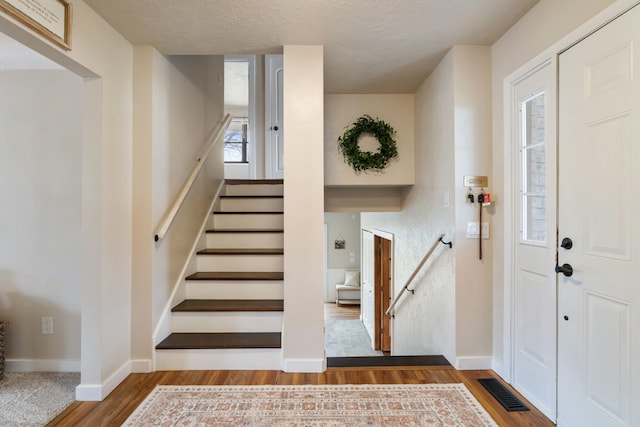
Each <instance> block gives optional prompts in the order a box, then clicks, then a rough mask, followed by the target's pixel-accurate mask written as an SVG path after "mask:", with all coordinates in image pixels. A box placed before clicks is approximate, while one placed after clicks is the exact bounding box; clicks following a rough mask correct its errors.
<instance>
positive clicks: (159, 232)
mask: <svg viewBox="0 0 640 427" xmlns="http://www.w3.org/2000/svg"><path fill="white" fill-rule="evenodd" d="M229 124H231V115H230V114H227V115H226V116H225V117H224V118H223V119H222V120H221V121H220V123H218V126H217V127H216V129H215V130H214V132H213V136H212V137H211V139H210V141H209V145H208V146H207V148H206V150H205V151H204V153H203V154H202V156H201V157H200V158H199V159H198V161H197V163H196V166H195V167H194V168H193V172H191V175H190V176H189V179H187V182H185V183H184V185H183V186H182V190H180V193H179V194H178V197H177V198H176V201H175V202H174V203H173V205H171V208H170V209H169V210H168V211H167V213H166V214H165V215H164V217H162V221H160V224H159V225H158V228H157V229H156V232H155V233H154V236H153V240H154V241H155V242H157V241H159V240H160V239H162V238H164V236H165V235H166V234H167V231H169V227H171V223H173V220H174V219H175V217H176V214H177V213H178V210H180V207H181V206H182V203H184V200H185V199H186V198H187V194H189V191H191V187H193V183H194V182H195V181H196V178H197V177H198V174H199V173H200V170H202V166H203V165H204V164H205V162H206V161H207V158H209V154H210V153H211V150H213V147H214V146H215V145H216V143H217V142H218V140H220V137H221V136H222V135H224V133H225V132H226V130H227V128H228V127H229Z"/></svg>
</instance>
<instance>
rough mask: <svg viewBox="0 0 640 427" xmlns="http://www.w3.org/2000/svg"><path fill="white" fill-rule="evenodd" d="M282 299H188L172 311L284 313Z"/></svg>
mask: <svg viewBox="0 0 640 427" xmlns="http://www.w3.org/2000/svg"><path fill="white" fill-rule="evenodd" d="M283 310H284V301H283V300H281V299H260V300H250V299H187V300H184V301H182V302H181V303H180V304H178V305H176V306H175V307H173V308H172V309H171V311H172V312H196V311H197V312H202V311H205V312H212V311H214V312H218V311H283Z"/></svg>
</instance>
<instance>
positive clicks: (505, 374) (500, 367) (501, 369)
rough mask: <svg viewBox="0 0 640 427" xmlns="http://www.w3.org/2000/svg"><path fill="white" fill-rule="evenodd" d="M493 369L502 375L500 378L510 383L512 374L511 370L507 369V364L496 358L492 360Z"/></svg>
mask: <svg viewBox="0 0 640 427" xmlns="http://www.w3.org/2000/svg"><path fill="white" fill-rule="evenodd" d="M491 369H493V371H494V372H495V373H496V374H498V375H499V376H500V378H502V379H503V380H505V381H506V382H507V383H510V382H511V380H510V379H509V377H510V375H509V371H508V370H507V368H506V366H505V365H504V363H502V362H500V361H498V360H496V359H495V358H494V359H493V360H492V362H491Z"/></svg>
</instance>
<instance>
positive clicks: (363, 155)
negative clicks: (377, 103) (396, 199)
mask: <svg viewBox="0 0 640 427" xmlns="http://www.w3.org/2000/svg"><path fill="white" fill-rule="evenodd" d="M395 132H396V131H395V130H394V129H393V128H392V127H391V125H389V124H387V123H385V122H383V121H382V120H379V119H377V118H376V119H375V120H374V119H372V118H371V116H369V115H367V114H365V115H364V116H362V117H360V118H359V119H358V120H356V121H355V122H354V123H353V126H352V127H350V128H349V129H347V130H346V131H345V133H344V134H343V135H342V136H341V137H338V148H339V149H340V151H341V152H342V155H343V156H344V161H345V162H347V163H348V164H349V165H351V167H352V168H353V170H355V171H356V172H361V171H365V170H369V169H373V170H375V171H377V172H381V171H382V170H383V169H384V168H386V167H387V165H388V164H389V162H390V161H391V160H393V159H395V158H396V157H398V149H397V148H396V141H395V140H394V139H393V135H395ZM363 133H368V134H371V135H373V136H374V137H375V138H376V139H377V140H378V142H379V143H380V147H379V148H378V151H377V152H375V153H372V152H370V151H360V147H358V139H359V138H360V135H362V134H363Z"/></svg>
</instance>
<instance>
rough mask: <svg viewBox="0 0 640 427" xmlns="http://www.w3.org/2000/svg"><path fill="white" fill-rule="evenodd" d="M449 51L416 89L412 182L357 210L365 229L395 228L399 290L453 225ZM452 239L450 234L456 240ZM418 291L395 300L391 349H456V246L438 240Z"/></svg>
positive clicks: (437, 351)
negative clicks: (386, 209) (399, 204)
mask: <svg viewBox="0 0 640 427" xmlns="http://www.w3.org/2000/svg"><path fill="white" fill-rule="evenodd" d="M453 89H454V85H453V55H452V54H451V53H449V54H448V55H447V56H445V58H444V59H443V60H442V61H441V62H440V64H439V65H438V66H437V68H436V69H435V70H434V72H433V73H431V75H430V76H429V77H428V78H427V80H426V81H425V82H424V83H423V84H422V86H421V87H420V88H419V89H418V91H417V92H416V94H415V141H416V144H415V171H416V176H415V178H416V183H415V185H414V186H413V188H412V189H411V190H410V191H409V192H408V194H407V196H406V198H405V203H404V208H403V210H402V212H399V213H362V215H361V223H362V228H363V229H374V228H377V229H380V230H383V231H387V232H390V233H393V234H394V237H395V239H394V248H395V252H394V253H393V254H392V257H393V258H394V259H395V261H394V279H393V280H394V283H395V284H396V286H395V291H396V292H399V291H400V290H401V288H402V286H403V285H404V283H405V282H406V280H407V279H408V278H409V276H410V275H411V273H412V272H413V270H414V269H415V267H416V266H417V265H418V264H419V263H420V260H421V259H422V257H423V256H424V254H425V253H426V252H427V250H428V249H429V247H430V246H431V244H432V243H433V240H434V239H435V238H436V237H437V235H438V233H439V232H440V231H445V232H446V233H447V237H449V236H451V235H452V234H453V230H454V220H455V218H454V205H453V203H454V201H453V200H452V206H451V207H450V208H444V207H443V205H442V203H441V202H442V196H441V195H442V192H443V191H445V190H448V191H451V192H452V191H453V181H454V167H455V163H454V105H453V96H454V92H453ZM454 243H455V242H454ZM414 283H415V288H416V292H415V295H413V296H412V295H411V294H408V295H407V296H406V297H403V299H402V300H401V302H400V303H399V304H398V305H397V306H396V307H397V309H396V317H395V319H394V320H393V322H392V323H393V324H392V343H393V348H392V353H393V354H395V355H420V354H443V355H445V357H447V358H448V359H449V360H453V358H454V356H455V307H454V298H455V293H454V283H455V277H454V252H453V251H450V250H448V249H447V248H446V247H444V246H443V247H442V248H438V250H437V251H436V252H435V253H434V255H433V258H432V260H431V261H429V262H428V263H427V264H426V265H425V268H424V269H423V270H422V272H421V273H420V274H419V275H418V276H417V277H416V280H415V282H414Z"/></svg>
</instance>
